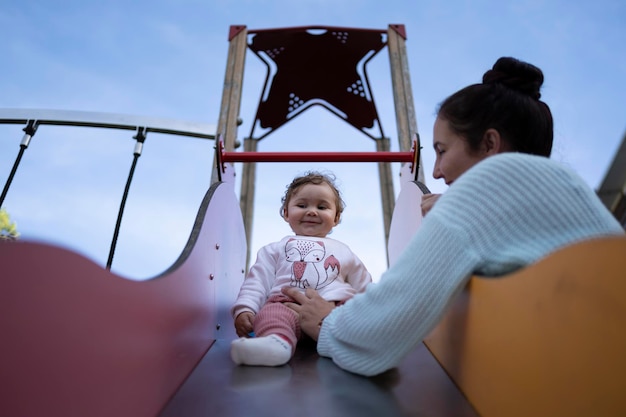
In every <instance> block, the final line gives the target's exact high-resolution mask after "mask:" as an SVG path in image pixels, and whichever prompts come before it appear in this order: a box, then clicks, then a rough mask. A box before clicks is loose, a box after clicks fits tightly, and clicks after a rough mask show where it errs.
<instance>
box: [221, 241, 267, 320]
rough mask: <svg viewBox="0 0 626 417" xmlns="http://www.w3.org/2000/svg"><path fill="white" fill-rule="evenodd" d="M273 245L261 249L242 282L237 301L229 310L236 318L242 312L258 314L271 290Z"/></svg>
mask: <svg viewBox="0 0 626 417" xmlns="http://www.w3.org/2000/svg"><path fill="white" fill-rule="evenodd" d="M275 252H276V251H275V249H274V245H272V244H269V245H266V246H264V247H262V248H261V249H260V250H259V252H258V253H257V259H256V261H255V262H254V265H252V266H251V267H250V271H248V274H247V275H246V278H245V279H244V280H243V284H242V285H241V288H240V290H239V295H238V296H237V300H235V303H234V304H233V306H232V308H231V315H232V316H233V318H236V317H237V316H238V315H239V314H241V313H243V312H244V311H249V312H251V313H254V314H256V313H258V312H259V310H260V309H261V307H262V306H263V304H265V301H266V300H267V297H268V296H269V294H270V291H271V289H272V284H273V281H274V278H275V276H276V260H275V256H274V254H275Z"/></svg>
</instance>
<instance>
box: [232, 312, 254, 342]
mask: <svg viewBox="0 0 626 417" xmlns="http://www.w3.org/2000/svg"><path fill="white" fill-rule="evenodd" d="M253 324H254V314H252V313H250V312H249V311H244V312H243V313H241V314H239V315H238V316H237V317H236V318H235V331H236V332H237V336H239V337H249V335H250V333H252V331H253V329H254V328H253Z"/></svg>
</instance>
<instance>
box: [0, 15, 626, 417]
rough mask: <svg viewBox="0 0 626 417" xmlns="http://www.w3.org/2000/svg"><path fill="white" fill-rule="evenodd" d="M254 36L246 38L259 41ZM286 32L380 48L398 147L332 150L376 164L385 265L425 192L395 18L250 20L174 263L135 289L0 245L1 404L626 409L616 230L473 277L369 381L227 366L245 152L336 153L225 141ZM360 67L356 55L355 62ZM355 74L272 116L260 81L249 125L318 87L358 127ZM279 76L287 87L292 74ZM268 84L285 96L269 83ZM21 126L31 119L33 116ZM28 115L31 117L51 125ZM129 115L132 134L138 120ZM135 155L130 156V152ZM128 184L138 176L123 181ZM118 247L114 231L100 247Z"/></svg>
mask: <svg viewBox="0 0 626 417" xmlns="http://www.w3.org/2000/svg"><path fill="white" fill-rule="evenodd" d="M314 29H315V30H318V31H319V30H321V31H325V32H323V33H325V34H327V36H326V37H325V36H324V35H321V37H320V35H316V36H315V37H309V36H308V35H307V33H309V32H310V31H312V30H314ZM250 34H252V35H254V37H253V39H254V41H253V42H252V43H250V42H249V35H250ZM280 35H282V36H285V38H284V39H287V41H284V42H287V44H286V45H287V46H285V48H286V50H288V49H289V48H288V46H291V45H290V44H289V42H291V40H292V39H294V38H301V39H304V40H305V41H306V42H309V41H311V39H321V40H324V39H326V38H331V39H332V38H334V39H335V40H337V39H338V40H339V41H340V42H339V43H340V44H342V45H346V44H347V45H349V44H350V41H351V40H352V39H361V40H363V42H365V40H368V42H373V44H374V46H371V45H370V44H369V43H366V45H369V46H368V48H370V49H368V50H374V51H375V52H378V51H380V50H381V49H382V48H384V47H387V48H388V49H389V55H390V67H391V70H392V80H393V89H394V99H395V103H396V114H397V124H398V139H399V142H400V152H395V153H394V152H389V151H388V150H389V142H388V139H385V138H384V135H383V134H382V128H381V135H380V137H376V138H375V140H376V144H377V149H376V152H372V153H361V154H350V155H348V154H346V155H336V154H335V155H334V156H335V157H337V158H344V159H341V160H348V159H349V160H352V161H365V160H374V161H378V162H379V175H380V178H381V196H382V201H383V207H384V210H383V211H384V216H385V219H384V221H385V228H386V230H387V234H386V238H387V239H388V252H389V253H388V256H389V261H390V263H393V262H394V260H395V258H396V257H397V255H398V254H399V253H400V252H401V251H402V248H403V247H404V245H405V244H406V242H407V240H408V239H410V237H411V235H412V233H414V231H415V230H416V229H417V227H419V223H420V217H419V213H420V210H419V201H420V197H421V195H422V194H423V193H424V192H427V190H426V188H425V187H424V186H423V184H422V183H423V174H422V173H420V170H419V167H420V166H421V163H420V158H419V136H418V135H417V126H416V122H415V116H414V110H413V103H412V97H411V95H410V94H411V89H410V82H409V76H408V65H407V62H406V52H405V50H404V40H405V39H406V34H405V32H404V28H403V27H402V26H401V25H390V26H389V28H388V30H387V31H372V30H359V29H349V28H328V27H325V28H324V27H315V28H313V27H311V28H288V29H282V30H281V29H277V30H264V31H248V30H247V28H246V27H245V26H233V27H231V30H230V34H229V42H230V47H229V56H228V61H227V67H226V77H225V83H224V94H223V97H222V106H221V111H220V116H219V120H218V124H217V131H216V133H217V134H216V135H214V136H217V137H218V141H217V143H216V148H217V150H216V155H217V158H216V162H215V166H214V170H213V181H212V185H211V187H210V189H209V190H208V191H207V194H206V196H205V198H204V200H203V201H202V203H201V205H200V207H199V210H198V215H197V217H196V222H195V224H194V226H193V229H192V231H191V233H190V237H189V240H188V242H187V244H186V245H185V247H184V249H183V251H182V253H181V255H180V257H179V258H178V260H177V261H176V262H175V263H174V264H173V265H172V266H171V267H170V268H168V269H167V270H166V271H164V272H163V273H162V274H161V275H160V276H158V277H155V278H153V279H151V280H148V281H144V282H133V281H129V280H126V279H124V278H123V277H120V276H118V275H116V274H113V273H111V272H110V271H108V270H107V268H102V267H100V266H98V265H96V264H95V263H93V262H91V261H89V260H88V259H86V258H84V257H82V256H80V255H78V254H76V253H73V252H72V251H69V250H65V249H62V248H58V247H54V246H52V245H46V244H41V243H36V242H28V241H17V242H0V264H1V265H3V272H2V274H3V277H2V280H0V312H1V313H2V315H1V317H0V332H2V335H3V340H4V342H3V344H2V347H1V348H0V353H1V357H2V363H1V364H0V369H2V374H1V375H2V376H1V380H0V383H1V384H2V388H3V389H2V393H1V394H0V415H3V416H4V415H7V416H22V415H24V416H37V415H46V416H111V415H115V416H121V417H123V416H181V415H184V416H218V415H220V416H221V415H225V416H226V415H229V416H230V415H232V416H236V415H242V416H248V415H256V416H265V415H268V416H269V415H272V416H274V415H277V414H280V415H315V416H324V415H346V416H349V415H359V416H368V415H371V416H380V415H386V416H406V415H428V416H489V417H491V416H503V415H506V416H509V415H510V416H518V415H519V416H527V415H536V416H554V415H572V416H588V415H602V416H609V415H610V416H612V415H623V414H624V413H626V403H625V402H624V401H623V400H622V398H621V391H622V387H623V384H622V383H621V382H620V379H621V376H622V375H624V373H625V372H626V360H625V359H624V358H623V352H624V351H625V350H626V336H624V334H623V323H624V318H625V317H626V299H625V296H624V294H626V292H625V291H623V290H624V289H626V288H624V285H626V284H625V283H624V280H623V279H619V278H623V276H624V273H623V271H626V259H625V258H624V257H623V254H624V253H626V239H617V238H613V239H603V240H598V241H590V242H584V243H581V244H579V245H575V246H573V247H570V248H565V249H564V250H562V251H560V252H558V253H556V254H554V255H553V256H551V257H549V258H548V259H545V260H544V261H542V262H539V263H538V264H536V265H533V266H531V267H529V268H526V269H524V270H523V271H520V272H518V273H515V274H512V275H511V276H508V277H506V278H504V279H501V280H487V279H482V278H480V277H474V278H472V280H471V281H470V284H469V286H468V288H467V289H466V291H465V292H464V293H463V294H461V296H460V297H459V299H458V300H457V301H456V302H455V304H454V305H453V306H452V308H451V309H450V311H449V313H448V315H447V316H446V317H445V318H444V320H443V321H442V323H441V324H440V325H439V326H438V327H437V328H436V329H435V331H434V332H433V333H432V334H431V335H430V336H429V337H428V338H427V339H426V340H425V343H424V344H423V345H420V346H419V347H418V348H417V349H416V350H415V351H414V352H412V353H411V354H410V355H409V356H408V357H407V358H406V359H405V360H404V361H403V362H402V364H400V366H399V367H398V368H397V369H395V370H393V371H390V372H387V373H385V374H382V375H379V376H377V377H374V378H362V377H359V376H356V375H352V374H350V373H347V372H344V371H342V370H340V369H339V368H337V367H336V366H335V365H334V364H332V362H331V361H330V360H328V359H325V358H319V357H318V356H317V354H316V353H315V349H314V347H313V346H304V347H303V349H300V350H299V351H298V353H297V355H296V357H295V358H294V359H293V360H292V361H291V363H290V364H289V366H285V367H279V368H257V367H237V366H234V364H232V363H231V361H230V359H229V356H228V347H229V341H230V339H232V338H233V337H234V331H233V329H232V319H231V318H230V317H229V316H228V307H229V306H230V302H231V301H232V300H233V299H234V297H235V294H236V292H237V290H238V288H239V285H240V283H241V280H242V279H243V276H244V274H245V269H246V265H247V257H248V256H249V254H248V249H247V248H248V245H247V241H248V240H249V236H248V235H247V233H249V229H250V226H251V222H252V212H253V207H252V202H253V200H254V163H255V162H263V161H266V162H267V161H277V160H282V159H290V160H294V159H295V158H300V159H298V160H301V161H308V160H314V159H315V158H321V159H327V158H330V157H332V155H331V154H327V153H320V154H317V155H313V154H310V153H298V154H294V153H291V154H286V153H285V154H276V155H268V154H264V153H262V152H258V150H257V149H258V146H257V144H258V140H259V138H260V136H256V137H255V135H254V130H253V132H251V134H250V137H249V138H247V139H246V140H245V141H244V152H236V151H235V143H236V139H237V119H238V117H239V114H238V113H239V103H240V100H241V83H242V79H243V69H244V56H245V51H246V49H247V48H251V49H252V50H253V51H256V52H258V51H259V50H262V49H263V48H265V49H267V48H268V46H267V44H265V45H266V46H262V47H261V46H258V47H257V46H255V45H259V44H261V45H262V44H263V42H268V44H269V45H274V46H272V47H271V48H270V50H278V49H275V43H276V42H279V41H280V39H281V38H280ZM384 38H386V41H383V40H382V39H384ZM342 40H344V41H345V40H349V41H348V42H343V43H341V41H342ZM270 41H271V42H270ZM359 45H360V43H359ZM254 48H257V49H256V50H255V49H254ZM372 48H373V49H372ZM296 49H297V48H296ZM365 49H367V48H365ZM274 57H276V55H274ZM296 57H297V54H296ZM358 62H362V56H361V57H360V58H359V59H356V61H355V62H353V64H356V63H358ZM279 68H280V65H279ZM346 71H347V70H346ZM355 73H356V72H355ZM357 75H358V74H357ZM275 79H277V80H278V77H276V78H275ZM361 80H362V83H360V84H355V83H356V81H357V80H352V81H350V83H349V85H350V86H352V85H353V84H355V85H357V92H358V94H354V93H352V92H350V94H351V95H349V96H348V97H350V100H356V102H357V103H360V104H356V105H355V104H354V103H352V102H349V103H348V104H346V103H345V102H343V101H342V100H341V94H340V93H345V92H346V89H345V85H344V88H343V90H342V91H341V92H336V94H337V95H336V96H333V94H332V91H334V90H332V91H329V92H324V90H315V91H317V92H320V91H322V92H324V93H327V94H328V95H327V96H326V97H313V98H311V97H309V96H307V94H309V93H310V92H307V91H302V92H298V93H297V96H298V97H299V99H300V100H296V102H298V103H300V102H301V104H300V109H298V108H297V107H298V106H296V108H294V109H292V110H290V111H284V110H285V109H284V108H283V109H282V110H281V111H279V110H276V109H275V108H274V110H272V108H266V107H267V106H268V104H267V103H269V102H270V100H269V98H272V97H274V96H272V94H274V93H273V92H270V93H269V94H268V95H267V96H266V97H268V100H267V101H265V102H261V103H260V105H259V111H258V113H257V116H256V119H257V120H258V122H259V125H260V126H263V127H266V128H269V129H270V132H271V130H272V129H276V128H278V127H280V125H281V124H284V123H286V122H288V121H289V120H291V119H293V117H295V116H297V115H298V114H299V112H301V111H304V110H306V103H308V102H310V101H312V100H313V101H315V99H316V98H317V99H320V98H324V99H325V101H327V102H329V103H330V104H332V106H331V108H329V110H331V111H333V109H334V108H338V109H341V110H342V111H340V112H339V114H337V115H338V116H339V115H340V114H345V115H346V119H345V120H346V121H347V122H348V123H350V124H352V125H353V126H355V127H357V128H358V129H359V130H361V128H362V127H364V126H366V125H367V126H369V123H370V122H374V121H375V120H376V117H375V116H376V112H375V106H373V100H369V99H367V97H371V96H368V94H366V93H365V92H366V91H367V89H368V88H369V87H368V85H367V79H366V77H365V78H361ZM279 81H280V80H279ZM287 81H289V82H287V84H288V85H289V84H290V82H293V81H290V80H287ZM359 85H360V86H361V87H358V86H359ZM270 87H271V86H266V88H268V89H270V90H271V88H270ZM360 88H362V90H361V89H360ZM273 91H278V92H279V93H280V92H281V90H280V89H279V88H278V87H276V89H275V90H273ZM361 92H363V95H361ZM283 93H284V91H283ZM278 97H281V96H280V94H279V96H278ZM282 97H283V98H284V94H283V96H282ZM287 97H289V93H287ZM292 99H293V97H292ZM277 103H278V104H277V107H278V109H281V108H282V107H281V106H283V107H284V106H287V107H289V106H292V107H293V106H294V105H293V103H291V104H290V103H289V99H288V100H287V101H286V102H285V101H284V100H283V101H280V100H278V99H277ZM314 104H320V102H317V101H315V103H314ZM353 105H354V106H355V108H357V109H360V111H359V114H361V115H362V114H363V113H364V112H363V109H366V110H367V109H369V113H367V112H365V113H366V114H369V115H370V116H371V117H370V118H369V119H368V120H365V121H364V120H359V119H354V118H351V117H350V116H351V114H352V113H350V111H346V109H347V108H351V107H352V106H353ZM344 106H348V107H344ZM358 106H360V107H358ZM339 117H341V116H339ZM52 119H53V118H51V120H52ZM59 119H60V118H59V117H56V118H54V120H59ZM15 120H16V121H17V120H19V121H20V122H25V124H27V127H28V126H29V125H31V124H30V123H28V121H29V120H31V119H28V118H26V119H22V118H15ZM38 120H39V121H40V123H41V122H42V120H43V119H42V118H41V117H39V118H38ZM44 122H45V120H44ZM50 123H52V121H50ZM43 124H45V123H43ZM140 124H141V123H140ZM143 125H144V127H145V126H146V125H149V124H143ZM31 126H32V127H34V124H32V125H31ZM124 126H126V127H125V128H127V129H133V130H135V128H136V126H137V123H130V124H126V125H124ZM118 127H119V126H118ZM153 129H157V127H154V128H153ZM253 129H254V128H253ZM174 130H176V131H177V133H180V132H187V133H190V132H195V133H190V134H199V133H198V132H199V131H200V130H203V131H204V133H203V134H206V137H207V138H208V137H211V136H212V135H211V133H210V132H207V130H208V129H207V128H206V127H203V129H198V128H197V127H196V129H186V128H184V127H181V126H178V127H177V129H174ZM147 131H150V129H149V128H148V129H144V130H137V135H136V137H135V138H136V139H137V141H138V146H139V144H140V143H141V137H142V133H145V132H147ZM31 133H33V134H34V131H33V132H31ZM26 134H27V135H29V133H28V132H26ZM31 136H32V135H31ZM255 138H256V139H255ZM222 143H223V149H222ZM26 146H28V145H27V144H26ZM24 149H25V148H21V153H20V156H19V157H18V163H19V158H21V154H22V151H23V150H24ZM137 151H138V153H139V154H140V152H141V150H140V147H139V149H138V150H137ZM386 158H388V159H386ZM240 160H246V164H245V165H244V174H243V177H244V178H243V181H242V190H241V199H240V200H239V201H238V200H237V198H236V193H235V190H234V186H235V181H234V174H235V173H234V169H233V165H232V164H233V162H235V161H240ZM135 161H136V159H135ZM390 162H401V163H403V164H404V165H403V167H402V170H401V190H400V194H399V196H398V198H397V199H395V197H394V193H393V189H391V192H390V190H389V187H388V185H389V184H390V183H391V180H390V178H389V176H388V175H390V171H389V168H388V167H389V165H388V164H389V163H390ZM16 165H17V164H16ZM133 167H134V165H133ZM13 174H15V170H13V172H12V175H13ZM131 179H132V169H131V174H130V175H129V183H130V180H131ZM9 183H10V181H9ZM5 189H8V188H7V187H5ZM127 190H128V186H127V187H126V191H127ZM5 194H6V192H5V193H3V195H5ZM125 195H126V192H125ZM389 197H390V198H389ZM122 211H123V204H122V209H121V210H120V215H121V214H122ZM118 224H119V222H118ZM113 249H114V242H113V244H112V251H111V255H110V257H111V256H112V253H113ZM590 276H592V277H593V278H594V279H593V280H590V279H589V277H590ZM11 277H19V278H18V279H11ZM493 311H498V314H497V315H495V314H493Z"/></svg>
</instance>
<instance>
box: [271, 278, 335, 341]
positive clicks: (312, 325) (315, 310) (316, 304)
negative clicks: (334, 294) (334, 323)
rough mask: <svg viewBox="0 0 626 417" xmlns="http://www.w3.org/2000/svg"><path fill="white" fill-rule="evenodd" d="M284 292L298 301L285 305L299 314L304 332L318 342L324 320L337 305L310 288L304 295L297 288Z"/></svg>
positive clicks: (283, 290) (286, 289)
mask: <svg viewBox="0 0 626 417" xmlns="http://www.w3.org/2000/svg"><path fill="white" fill-rule="evenodd" d="M282 292H283V294H285V295H287V296H289V297H291V298H293V299H294V300H295V301H296V302H295V303H285V305H286V306H287V307H289V308H291V309H292V310H293V311H295V312H296V313H298V315H299V317H300V327H301V328H302V331H303V332H304V333H306V334H308V335H309V336H310V337H311V338H312V339H313V340H317V338H318V337H319V334H320V328H321V324H322V320H324V317H326V316H327V315H329V314H330V312H331V311H333V308H335V303H334V302H333V301H326V300H324V299H323V298H322V297H320V295H319V294H318V293H317V291H315V290H312V289H310V288H309V289H307V290H306V292H305V293H304V294H302V293H301V292H300V291H298V290H297V289H296V288H283V289H282Z"/></svg>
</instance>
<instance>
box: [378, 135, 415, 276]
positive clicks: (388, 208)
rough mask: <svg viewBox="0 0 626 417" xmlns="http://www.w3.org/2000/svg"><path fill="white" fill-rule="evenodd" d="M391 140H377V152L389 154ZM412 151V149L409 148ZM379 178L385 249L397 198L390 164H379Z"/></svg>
mask: <svg viewBox="0 0 626 417" xmlns="http://www.w3.org/2000/svg"><path fill="white" fill-rule="evenodd" d="M389 149H390V140H389V138H381V139H378V140H376V151H377V152H389ZM409 149H410V148H409ZM378 178H379V182H380V197H381V201H382V205H383V226H384V228H385V247H387V244H388V242H389V229H390V227H391V216H392V215H393V209H394V207H395V202H396V196H395V192H394V187H393V177H392V174H391V165H389V163H388V162H379V163H378ZM387 264H389V254H387Z"/></svg>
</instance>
